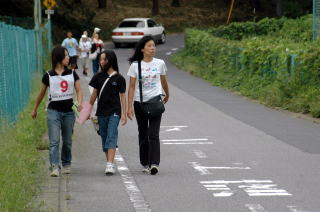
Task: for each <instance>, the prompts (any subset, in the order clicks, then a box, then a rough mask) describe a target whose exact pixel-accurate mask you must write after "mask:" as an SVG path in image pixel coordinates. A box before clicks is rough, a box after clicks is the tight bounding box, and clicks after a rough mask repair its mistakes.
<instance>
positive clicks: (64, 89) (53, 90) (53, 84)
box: [47, 70, 74, 101]
mask: <svg viewBox="0 0 320 212" xmlns="http://www.w3.org/2000/svg"><path fill="white" fill-rule="evenodd" d="M47 74H48V75H49V85H50V87H49V92H48V98H49V101H61V100H66V99H72V98H73V93H74V77H73V70H72V73H71V74H68V75H64V76H60V75H55V76H50V74H49V72H47Z"/></svg>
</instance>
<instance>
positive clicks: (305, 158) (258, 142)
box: [66, 35, 320, 212]
mask: <svg viewBox="0 0 320 212" xmlns="http://www.w3.org/2000/svg"><path fill="white" fill-rule="evenodd" d="M167 39H168V40H167V43H166V44H164V45H158V46H157V56H156V57H158V58H162V59H164V60H165V61H166V64H167V67H168V80H169V86H170V90H171V97H170V100H169V103H168V104H167V106H166V113H165V114H164V117H163V121H162V124H161V132H160V139H161V164H160V172H159V173H158V174H157V175H155V176H151V175H148V174H145V173H142V172H141V166H140V164H139V156H138V139H137V138H138V137H137V125H136V122H135V120H134V121H130V122H129V123H128V124H127V125H126V126H124V127H121V126H120V127H119V129H120V132H119V151H118V153H117V157H116V162H117V165H118V171H117V173H116V174H115V175H113V176H105V175H104V167H105V162H104V154H103V153H102V151H101V141H100V137H99V136H98V135H97V134H96V133H95V131H94V130H93V127H92V126H91V123H90V122H87V123H85V124H84V125H83V126H80V125H78V124H77V125H76V127H75V134H74V143H73V165H72V171H73V172H72V174H71V175H70V176H69V178H68V180H67V187H66V189H67V192H68V194H69V195H70V196H69V197H68V201H67V208H68V210H69V211H77V212H88V211H90V212H93V211H97V212H100V211H126V212H127V211H156V212H162V211H165V212H166V211H187V212H189V211H190V212H194V211H214V212H250V211H251V212H266V211H268V212H320V203H319V191H320V183H319V179H320V178H319V176H320V155H319V153H320V127H319V125H318V124H315V123H313V122H311V121H308V120H304V119H300V118H297V117H295V116H293V115H292V114H290V113H284V112H281V111H277V110H273V109H269V108H266V107H264V106H262V105H259V104H256V103H253V102H252V101H248V100H246V99H245V98H243V97H240V96H238V95H235V94H232V93H230V92H228V91H225V90H223V89H221V88H218V87H215V86H212V85H210V84H209V83H207V82H205V81H203V80H201V79H199V78H196V77H194V76H191V75H190V74H188V73H186V72H183V71H181V70H178V69H177V68H176V67H175V66H174V65H172V64H171V63H170V61H169V57H170V55H172V54H173V53H174V52H176V51H178V50H179V49H181V48H183V45H184V40H183V36H182V35H170V36H168V38H167ZM110 48H112V45H110ZM115 51H116V53H117V56H118V61H119V67H120V73H122V74H123V75H124V76H126V73H127V70H128V68H129V64H128V62H127V58H128V57H129V56H130V55H131V53H132V51H133V50H132V48H121V49H115ZM79 75H80V76H81V87H82V90H83V92H84V95H85V99H88V98H89V96H90V91H89V87H88V81H89V80H90V78H89V77H83V76H82V74H80V73H79Z"/></svg>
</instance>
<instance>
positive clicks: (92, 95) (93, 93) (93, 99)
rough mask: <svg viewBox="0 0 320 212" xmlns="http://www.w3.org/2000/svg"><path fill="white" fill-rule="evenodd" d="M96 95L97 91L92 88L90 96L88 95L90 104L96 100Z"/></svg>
mask: <svg viewBox="0 0 320 212" xmlns="http://www.w3.org/2000/svg"><path fill="white" fill-rule="evenodd" d="M97 96H98V91H97V89H96V88H94V89H93V92H92V94H91V97H90V101H89V103H90V104H91V105H93V104H94V102H95V101H96V98H97Z"/></svg>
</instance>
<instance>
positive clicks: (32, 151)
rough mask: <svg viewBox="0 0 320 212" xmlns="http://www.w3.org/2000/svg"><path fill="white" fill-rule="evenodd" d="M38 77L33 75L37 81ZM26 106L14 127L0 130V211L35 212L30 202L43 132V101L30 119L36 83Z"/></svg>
mask: <svg viewBox="0 0 320 212" xmlns="http://www.w3.org/2000/svg"><path fill="white" fill-rule="evenodd" d="M39 80H40V77H37V78H36V81H37V82H39ZM35 84H36V85H37V86H36V88H34V89H33V91H34V92H33V96H32V97H31V101H30V102H29V104H28V105H27V107H26V109H25V110H24V111H23V112H21V114H20V115H19V118H18V121H17V122H16V124H15V125H14V126H11V127H6V129H5V131H4V132H1V141H0V155H1V157H0V185H1V189H0V211H16V212H19V211H35V209H34V208H33V206H32V204H30V202H31V201H32V199H33V198H34V196H35V195H36V194H37V191H38V187H37V186H36V185H37V184H39V182H40V179H41V178H39V177H40V176H41V173H43V163H44V161H43V160H42V159H41V158H42V154H41V152H39V151H38V148H39V146H40V145H43V144H42V141H41V140H42V139H41V138H42V136H43V134H44V133H45V131H46V118H45V111H44V108H45V103H42V104H41V105H40V107H39V111H38V117H37V120H32V118H31V115H30V114H31V110H32V106H33V105H34V102H35V99H36V95H37V93H36V92H37V91H38V90H39V88H40V86H39V85H40V84H39V83H35Z"/></svg>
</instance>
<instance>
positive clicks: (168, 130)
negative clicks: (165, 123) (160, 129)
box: [165, 127, 181, 132]
mask: <svg viewBox="0 0 320 212" xmlns="http://www.w3.org/2000/svg"><path fill="white" fill-rule="evenodd" d="M165 131H166V132H172V131H181V128H178V127H175V128H171V129H167V130H165Z"/></svg>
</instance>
